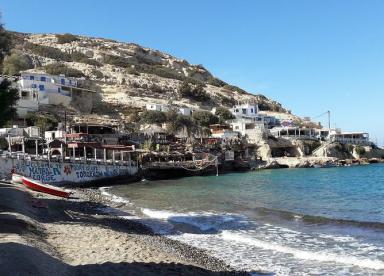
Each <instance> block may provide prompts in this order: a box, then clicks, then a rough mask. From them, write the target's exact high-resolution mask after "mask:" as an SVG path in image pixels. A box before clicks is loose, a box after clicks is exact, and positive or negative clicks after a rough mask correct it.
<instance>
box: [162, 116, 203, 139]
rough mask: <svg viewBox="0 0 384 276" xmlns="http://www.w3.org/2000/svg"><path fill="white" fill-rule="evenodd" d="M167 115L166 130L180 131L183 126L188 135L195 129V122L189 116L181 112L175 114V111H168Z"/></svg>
mask: <svg viewBox="0 0 384 276" xmlns="http://www.w3.org/2000/svg"><path fill="white" fill-rule="evenodd" d="M167 117H168V129H167V130H168V131H169V132H171V133H175V132H178V131H181V130H183V129H184V128H185V129H186V130H187V132H188V135H191V133H192V132H194V131H195V130H196V124H195V122H194V121H193V120H192V119H191V118H190V117H189V116H184V115H181V114H177V113H176V112H173V111H170V112H168V113H167Z"/></svg>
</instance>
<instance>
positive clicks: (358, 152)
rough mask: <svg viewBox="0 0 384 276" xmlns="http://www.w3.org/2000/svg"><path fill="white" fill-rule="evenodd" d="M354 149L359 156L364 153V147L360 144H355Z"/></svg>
mask: <svg viewBox="0 0 384 276" xmlns="http://www.w3.org/2000/svg"><path fill="white" fill-rule="evenodd" d="M355 151H356V153H357V154H358V155H359V156H361V155H364V154H365V152H366V151H365V148H364V147H362V146H357V147H356V148H355Z"/></svg>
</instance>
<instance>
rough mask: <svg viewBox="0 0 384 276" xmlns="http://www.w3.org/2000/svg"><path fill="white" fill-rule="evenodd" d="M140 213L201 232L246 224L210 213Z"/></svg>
mask: <svg viewBox="0 0 384 276" xmlns="http://www.w3.org/2000/svg"><path fill="white" fill-rule="evenodd" d="M141 211H142V213H143V214H144V215H146V216H148V217H150V218H154V219H160V220H167V221H168V222H174V223H183V224H189V225H192V226H194V227H197V228H199V229H200V230H202V231H208V230H212V229H214V230H220V226H221V225H222V224H227V223H232V222H233V223H238V224H244V225H245V224H247V223H248V222H247V221H245V220H244V219H243V218H242V217H241V218H240V220H239V219H238V220H237V221H236V219H237V218H236V217H234V216H233V215H231V214H214V213H210V212H201V213H194V212H189V213H175V212H171V211H159V210H152V209H147V208H142V209H141Z"/></svg>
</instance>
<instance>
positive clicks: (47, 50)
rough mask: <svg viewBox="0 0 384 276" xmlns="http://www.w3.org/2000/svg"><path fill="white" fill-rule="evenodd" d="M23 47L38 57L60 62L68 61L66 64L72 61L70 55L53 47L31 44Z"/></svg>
mask: <svg viewBox="0 0 384 276" xmlns="http://www.w3.org/2000/svg"><path fill="white" fill-rule="evenodd" d="M25 47H26V49H28V50H30V51H32V52H33V53H34V54H36V55H39V56H43V57H47V58H52V59H56V60H61V61H68V62H69V61H72V57H71V55H70V54H68V53H64V52H62V51H61V50H60V49H57V48H54V47H50V46H43V45H38V44H33V43H27V44H26V45H25Z"/></svg>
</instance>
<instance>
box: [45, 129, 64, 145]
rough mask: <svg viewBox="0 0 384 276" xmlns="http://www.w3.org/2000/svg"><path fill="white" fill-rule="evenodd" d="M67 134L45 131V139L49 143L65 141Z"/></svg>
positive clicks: (61, 131) (57, 131) (58, 131)
mask: <svg viewBox="0 0 384 276" xmlns="http://www.w3.org/2000/svg"><path fill="white" fill-rule="evenodd" d="M64 135H65V132H64V131H63V130H51V131H45V133H44V138H45V140H46V141H47V142H48V143H49V142H52V141H53V140H55V139H59V140H64V138H65V137H64Z"/></svg>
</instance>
